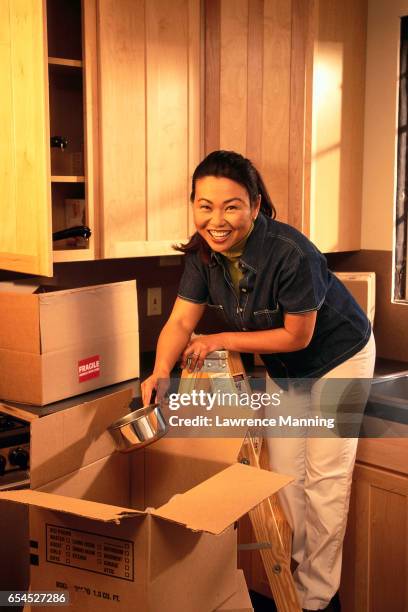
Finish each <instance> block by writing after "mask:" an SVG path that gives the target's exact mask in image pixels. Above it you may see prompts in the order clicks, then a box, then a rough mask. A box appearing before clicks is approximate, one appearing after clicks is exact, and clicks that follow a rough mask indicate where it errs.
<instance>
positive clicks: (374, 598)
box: [340, 432, 408, 612]
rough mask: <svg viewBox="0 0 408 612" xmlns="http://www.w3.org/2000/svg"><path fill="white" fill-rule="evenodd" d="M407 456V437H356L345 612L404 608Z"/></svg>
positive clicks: (345, 560)
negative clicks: (357, 445) (357, 446)
mask: <svg viewBox="0 0 408 612" xmlns="http://www.w3.org/2000/svg"><path fill="white" fill-rule="evenodd" d="M404 435H405V436H406V432H405V434H404ZM407 456H408V439H407V438H406V437H404V438H372V439H370V438H367V439H361V440H360V441H359V449H358V453H357V459H358V460H357V462H356V466H355V469H354V474H353V488H352V494H351V500H350V511H349V517H348V523H347V532H346V536H345V540H344V548H343V570H342V582H341V589H340V594H341V601H342V606H343V608H344V609H345V610H347V612H380V611H382V610H401V611H402V610H407V609H408V591H407V584H408V467H407Z"/></svg>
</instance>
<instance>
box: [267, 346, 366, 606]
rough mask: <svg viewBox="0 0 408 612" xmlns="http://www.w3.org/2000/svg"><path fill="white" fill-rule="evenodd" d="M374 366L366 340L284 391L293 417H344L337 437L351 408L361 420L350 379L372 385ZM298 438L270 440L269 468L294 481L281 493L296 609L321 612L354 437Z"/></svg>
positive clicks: (358, 394) (339, 536)
mask: <svg viewBox="0 0 408 612" xmlns="http://www.w3.org/2000/svg"><path fill="white" fill-rule="evenodd" d="M374 361H375V341H374V336H373V334H371V338H370V340H369V342H368V343H367V344H366V346H365V347H364V348H363V349H362V350H361V351H360V352H359V353H357V354H356V355H354V357H352V358H350V359H349V360H348V361H346V362H345V363H342V364H341V365H339V366H337V367H336V368H334V369H333V370H331V371H330V372H328V373H327V374H325V375H324V376H323V377H322V378H320V379H317V380H316V381H315V382H314V384H313V385H312V386H311V388H310V389H309V390H308V391H307V392H306V391H304V390H303V391H301V390H299V389H297V388H292V389H290V390H289V391H288V394H289V396H290V400H291V405H292V406H294V407H295V412H296V416H302V415H317V414H322V413H323V412H324V413H325V416H327V414H328V413H332V416H333V415H334V414H337V416H339V415H345V418H344V419H343V418H342V417H341V416H340V418H338V421H340V424H339V427H338V430H340V431H341V427H342V423H343V422H344V420H346V421H347V414H348V412H350V410H349V406H352V411H351V412H353V413H354V419H355V417H356V412H358V411H359V412H360V416H361V417H362V414H363V412H364V408H365V405H366V402H367V397H368V393H369V384H359V381H357V380H356V379H370V378H371V377H372V375H373V371H374ZM328 379H345V380H344V384H343V385H342V382H343V381H341V380H336V381H331V383H327V380H328ZM362 382H363V381H360V383H362ZM364 382H365V381H364ZM333 383H335V384H334V387H333ZM333 388H335V389H336V393H333ZM328 389H329V395H330V401H329V402H328V401H326V400H327V397H326V398H325V400H324V401H322V398H324V394H325V391H326V396H327V390H328ZM275 391H276V384H275V383H274V381H272V380H271V379H270V378H268V377H267V392H268V393H273V392H275ZM334 396H335V397H334ZM322 404H324V406H325V408H324V410H323V411H322V409H321V406H322ZM356 407H357V410H356ZM351 420H352V419H351ZM346 427H347V425H346ZM338 430H337V431H338ZM357 430H358V429H357ZM328 434H329V432H328ZM285 435H286V434H285ZM323 435H324V434H323ZM351 435H354V434H351ZM297 436H298V437H291V436H286V437H284V438H278V437H268V438H267V444H268V452H269V464H270V469H271V470H273V471H275V472H281V473H283V474H290V475H292V476H295V481H294V482H293V483H292V484H290V485H288V486H287V487H285V489H283V490H282V491H281V492H280V493H279V497H280V501H281V503H282V507H283V509H284V511H285V514H286V517H287V520H288V522H289V523H290V525H291V527H292V529H293V548H292V556H293V558H294V559H295V561H297V563H298V567H297V569H296V570H295V572H294V575H293V577H294V581H295V585H296V588H297V591H298V595H299V603H300V605H301V606H302V607H303V608H307V609H310V610H319V609H322V608H325V607H326V606H327V604H328V603H329V601H330V599H331V598H332V597H333V595H334V594H335V593H336V591H337V590H338V588H339V585H340V576H341V562H342V545H343V538H344V533H345V529H346V523H347V514H348V508H349V500H350V489H351V481H352V472H353V467H354V462H355V457H356V451H357V443H358V437H339V436H338V435H335V434H334V433H333V434H332V435H331V436H329V435H328V437H314V436H313V433H312V434H310V429H309V433H308V431H307V430H306V429H305V430H304V431H301V432H300V433H299V431H298V433H297ZM320 436H321V434H320Z"/></svg>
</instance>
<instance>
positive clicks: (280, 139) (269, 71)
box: [260, 0, 292, 222]
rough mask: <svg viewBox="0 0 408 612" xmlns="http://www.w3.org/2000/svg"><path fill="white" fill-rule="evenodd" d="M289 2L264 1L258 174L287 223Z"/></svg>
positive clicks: (284, 0)
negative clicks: (259, 163) (260, 138)
mask: <svg viewBox="0 0 408 612" xmlns="http://www.w3.org/2000/svg"><path fill="white" fill-rule="evenodd" d="M291 5H292V2H288V1H287V0H265V1H264V35H263V40H264V61H263V73H262V75H263V98H262V100H263V116H262V161H261V167H260V170H261V173H262V176H263V178H264V180H265V184H266V186H267V188H268V190H269V193H270V196H271V198H272V202H273V203H274V205H275V207H276V209H277V218H278V219H279V221H284V222H287V221H288V187H289V118H290V62H291V21H292V6H291Z"/></svg>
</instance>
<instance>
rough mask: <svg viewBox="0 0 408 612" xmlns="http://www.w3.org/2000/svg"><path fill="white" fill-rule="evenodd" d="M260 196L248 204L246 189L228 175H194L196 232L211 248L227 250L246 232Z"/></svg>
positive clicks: (221, 250)
mask: <svg viewBox="0 0 408 612" xmlns="http://www.w3.org/2000/svg"><path fill="white" fill-rule="evenodd" d="M231 194H233V195H232V196H231ZM260 200H261V198H260V196H258V198H257V202H256V203H255V205H254V206H251V202H250V200H249V195H248V192H247V190H246V189H245V188H244V187H243V186H242V185H239V184H238V183H236V182H235V181H232V180H231V179H228V178H224V177H216V176H206V177H203V178H201V179H198V180H197V181H196V195H195V198H194V202H193V211H194V223H195V226H196V228H197V232H198V233H199V234H200V236H201V237H202V238H203V239H204V240H205V241H206V242H207V244H208V245H209V247H210V248H211V249H212V250H213V251H217V252H218V253H223V252H225V251H228V249H230V248H231V247H232V246H234V245H236V244H237V243H238V242H240V241H241V240H243V239H244V238H246V237H247V236H248V235H249V233H250V231H251V230H252V227H253V222H254V220H255V219H256V218H257V216H258V212H259V206H260Z"/></svg>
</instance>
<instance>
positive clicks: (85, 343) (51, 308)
mask: <svg viewBox="0 0 408 612" xmlns="http://www.w3.org/2000/svg"><path fill="white" fill-rule="evenodd" d="M36 291H37V292H36ZM0 372H1V377H0V399H3V400H9V401H14V402H21V403H25V404H34V405H44V404H49V403H51V402H56V401H58V400H60V399H63V398H66V397H71V396H74V395H79V394H81V393H86V392H87V391H90V390H92V389H96V388H98V387H105V386H107V385H111V384H114V383H117V382H120V381H123V380H129V379H131V378H135V377H137V376H139V331H138V314H137V296H136V281H126V282H121V283H111V284H108V285H96V286H93V287H82V288H78V289H68V290H63V291H47V292H46V293H38V288H37V287H36V286H33V285H30V284H28V285H27V284H24V283H15V284H13V283H0Z"/></svg>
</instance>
